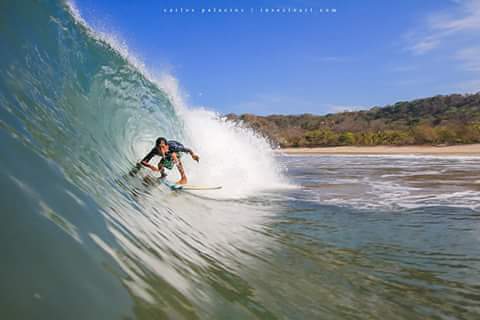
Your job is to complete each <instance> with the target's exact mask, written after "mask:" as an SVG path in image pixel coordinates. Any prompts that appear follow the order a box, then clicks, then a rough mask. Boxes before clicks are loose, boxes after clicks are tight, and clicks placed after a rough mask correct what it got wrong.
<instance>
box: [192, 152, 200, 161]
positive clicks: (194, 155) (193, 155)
mask: <svg viewBox="0 0 480 320" xmlns="http://www.w3.org/2000/svg"><path fill="white" fill-rule="evenodd" d="M192 159H193V160H195V161H197V162H199V161H200V157H199V156H198V155H196V154H195V153H192Z"/></svg>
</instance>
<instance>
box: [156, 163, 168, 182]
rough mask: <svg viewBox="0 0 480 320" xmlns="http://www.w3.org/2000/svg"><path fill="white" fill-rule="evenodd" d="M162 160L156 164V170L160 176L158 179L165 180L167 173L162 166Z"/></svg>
mask: <svg viewBox="0 0 480 320" xmlns="http://www.w3.org/2000/svg"><path fill="white" fill-rule="evenodd" d="M162 161H163V159H162V160H160V162H159V163H158V170H159V171H160V173H161V176H160V178H162V179H163V178H165V177H166V176H167V173H166V172H165V167H164V166H163V163H162Z"/></svg>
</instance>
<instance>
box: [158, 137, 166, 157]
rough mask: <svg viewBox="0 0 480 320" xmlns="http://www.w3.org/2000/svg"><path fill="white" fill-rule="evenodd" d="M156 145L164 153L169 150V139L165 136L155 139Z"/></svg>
mask: <svg viewBox="0 0 480 320" xmlns="http://www.w3.org/2000/svg"><path fill="white" fill-rule="evenodd" d="M155 147H156V148H157V149H158V151H159V152H161V153H162V154H165V153H167V152H168V143H167V139H165V138H164V137H160V138H157V141H155Z"/></svg>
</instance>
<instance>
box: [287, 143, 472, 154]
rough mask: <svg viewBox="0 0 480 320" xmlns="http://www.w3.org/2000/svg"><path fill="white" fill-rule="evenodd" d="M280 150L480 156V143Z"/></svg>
mask: <svg viewBox="0 0 480 320" xmlns="http://www.w3.org/2000/svg"><path fill="white" fill-rule="evenodd" d="M278 152H281V153H286V154H351V155H359V154H363V155H369V154H371V155H377V154H387V155H388V154H392V155H396V154H400V155H408V154H412V155H452V156H455V155H456V156H458V155H462V156H480V144H469V145H457V146H372V147H369V146H347V147H322V148H283V149H279V150H278Z"/></svg>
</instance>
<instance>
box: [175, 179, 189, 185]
mask: <svg viewBox="0 0 480 320" xmlns="http://www.w3.org/2000/svg"><path fill="white" fill-rule="evenodd" d="M177 184H187V178H182V179H180V180H178V181H177Z"/></svg>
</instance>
